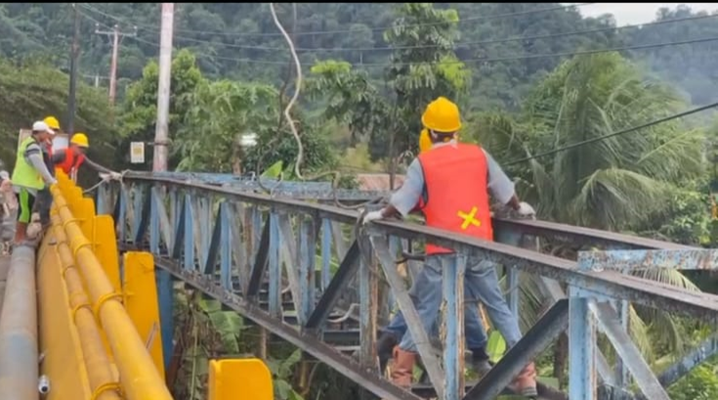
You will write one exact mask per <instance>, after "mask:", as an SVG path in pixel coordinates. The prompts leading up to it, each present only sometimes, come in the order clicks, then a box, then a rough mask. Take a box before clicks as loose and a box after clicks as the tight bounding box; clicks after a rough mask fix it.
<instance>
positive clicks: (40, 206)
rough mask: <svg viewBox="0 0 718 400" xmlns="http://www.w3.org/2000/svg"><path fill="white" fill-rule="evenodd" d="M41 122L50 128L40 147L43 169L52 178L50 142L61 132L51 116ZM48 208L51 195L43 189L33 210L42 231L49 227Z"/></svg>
mask: <svg viewBox="0 0 718 400" xmlns="http://www.w3.org/2000/svg"><path fill="white" fill-rule="evenodd" d="M43 122H45V124H47V127H48V128H50V130H51V134H50V136H48V138H47V139H46V140H45V141H44V143H43V145H42V146H40V148H41V149H42V159H43V162H44V163H45V167H46V168H47V170H48V171H49V172H50V175H51V176H52V177H53V178H54V177H55V164H54V163H53V162H52V155H53V154H52V153H53V151H52V140H53V138H54V137H55V134H57V133H59V132H61V130H60V122H59V121H58V120H57V118H55V117H53V116H48V117H45V119H44V120H43ZM50 207H52V194H50V189H49V188H48V187H45V188H43V189H42V190H40V191H39V192H38V194H37V204H35V208H36V209H37V211H38V212H39V214H40V224H41V225H42V227H43V230H44V229H45V228H47V227H48V226H50Z"/></svg>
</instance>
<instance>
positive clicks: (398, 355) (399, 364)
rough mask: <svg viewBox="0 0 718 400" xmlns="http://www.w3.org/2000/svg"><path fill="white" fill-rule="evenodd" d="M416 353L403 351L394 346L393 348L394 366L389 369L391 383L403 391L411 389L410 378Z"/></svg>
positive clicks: (412, 373)
mask: <svg viewBox="0 0 718 400" xmlns="http://www.w3.org/2000/svg"><path fill="white" fill-rule="evenodd" d="M415 362H416V353H412V352H410V351H404V350H402V349H400V348H399V346H396V347H395V348H394V365H393V368H392V369H391V381H392V383H394V384H395V385H396V386H399V387H401V388H404V389H409V388H411V378H412V377H413V375H414V363H415Z"/></svg>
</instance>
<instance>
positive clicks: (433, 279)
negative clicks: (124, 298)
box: [391, 256, 445, 387]
mask: <svg viewBox="0 0 718 400" xmlns="http://www.w3.org/2000/svg"><path fill="white" fill-rule="evenodd" d="M441 257H442V256H428V257H426V261H425V263H424V270H423V271H422V275H423V278H422V279H421V280H419V279H417V283H420V284H421V285H415V289H416V294H417V298H416V300H415V303H414V304H415V306H416V312H417V313H418V314H419V320H420V322H421V325H422V326H423V328H424V330H425V331H426V332H427V333H429V332H431V331H432V328H433V327H434V324H435V322H436V316H437V315H438V314H439V309H440V307H441V291H442V287H441ZM444 257H445V256H444ZM416 353H417V348H416V344H415V343H414V340H413V338H412V337H411V332H410V331H409V330H407V331H406V333H405V334H404V337H403V338H402V339H401V343H399V346H398V347H396V349H395V352H394V369H393V370H392V373H391V378H392V381H393V382H394V383H395V384H396V385H398V386H401V387H409V386H411V378H412V372H413V369H414V362H415V361H416V355H417V354H416Z"/></svg>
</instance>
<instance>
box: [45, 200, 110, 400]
mask: <svg viewBox="0 0 718 400" xmlns="http://www.w3.org/2000/svg"><path fill="white" fill-rule="evenodd" d="M52 224H53V228H54V233H55V239H56V240H57V252H58V254H59V256H60V261H61V263H62V269H63V271H64V275H65V284H66V286H67V294H68V296H69V298H70V307H72V309H73V310H75V312H74V319H75V326H76V327H77V332H78V334H79V336H80V344H81V346H82V355H83V358H84V359H85V367H86V368H87V378H88V380H89V381H90V388H91V389H92V393H93V398H94V399H97V400H119V399H120V395H119V393H118V392H117V391H116V390H114V389H113V385H112V384H113V383H114V382H115V380H114V376H113V374H112V369H111V366H110V360H109V358H108V357H107V354H106V353H105V346H104V345H103V344H102V337H101V336H100V331H99V329H98V327H97V324H96V323H95V317H94V316H93V315H92V308H91V307H90V301H89V300H88V298H87V294H85V289H84V288H83V287H82V280H81V279H80V275H78V273H77V270H76V267H75V261H74V260H73V258H72V251H70V248H69V247H68V245H67V243H68V242H67V236H66V235H65V232H64V231H63V229H62V223H61V222H60V217H59V216H57V214H55V215H53V216H52Z"/></svg>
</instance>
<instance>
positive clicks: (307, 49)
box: [175, 14, 718, 54]
mask: <svg viewBox="0 0 718 400" xmlns="http://www.w3.org/2000/svg"><path fill="white" fill-rule="evenodd" d="M708 18H718V14H706V15H698V16H692V17H685V18H676V19H668V20H661V21H654V22H649V23H645V24H633V25H623V26H610V27H604V28H594V29H586V30H580V31H568V32H556V33H548V34H543V35H534V36H514V37H508V38H502V39H489V40H479V41H474V42H456V43H454V46H455V47H457V48H460V47H469V46H481V45H488V44H500V43H510V42H523V41H533V40H543V39H552V38H559V37H566V36H577V35H587V34H592V33H601V32H612V31H621V30H626V29H633V28H641V29H646V27H650V26H656V25H663V24H670V23H678V22H690V21H696V20H702V19H708ZM175 39H178V40H181V41H185V42H192V43H203V44H210V45H217V44H220V45H222V46H223V47H225V48H232V49H244V50H266V51H278V50H282V49H281V48H279V47H272V46H252V45H241V44H233V43H223V42H220V43H217V42H216V41H209V40H202V39H194V38H188V37H183V36H175ZM437 47H443V45H441V44H430V45H413V46H383V47H314V48H311V47H296V48H295V50H296V51H297V52H301V53H302V54H312V53H325V52H326V53H331V52H335V53H338V52H354V51H360V52H373V51H395V50H412V49H431V48H437Z"/></svg>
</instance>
